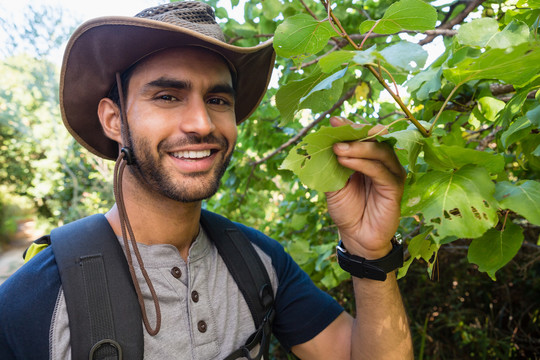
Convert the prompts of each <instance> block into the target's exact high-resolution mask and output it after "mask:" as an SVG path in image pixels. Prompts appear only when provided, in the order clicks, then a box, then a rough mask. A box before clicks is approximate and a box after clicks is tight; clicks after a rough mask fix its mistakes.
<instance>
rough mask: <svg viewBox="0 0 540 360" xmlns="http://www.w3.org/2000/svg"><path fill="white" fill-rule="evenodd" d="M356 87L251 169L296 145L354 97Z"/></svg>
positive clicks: (254, 163)
mask: <svg viewBox="0 0 540 360" xmlns="http://www.w3.org/2000/svg"><path fill="white" fill-rule="evenodd" d="M357 86H358V84H357V85H355V86H353V87H352V88H350V89H349V90H347V92H346V93H345V94H343V96H342V97H341V98H340V99H339V100H338V101H337V102H336V103H335V104H334V105H333V106H332V108H331V109H330V110H327V111H325V112H323V113H322V114H321V115H320V116H319V117H318V118H317V119H315V120H313V121H312V122H311V123H310V124H309V125H308V126H306V127H305V128H303V129H302V130H300V131H299V132H298V134H296V135H295V136H293V137H292V138H290V139H289V140H288V141H287V142H285V143H283V144H281V146H280V147H278V148H277V149H276V150H274V151H272V152H271V153H270V154H268V155H266V156H265V157H263V158H262V159H260V160H257V161H253V162H251V163H250V165H251V166H252V167H256V166H258V165H260V164H262V163H263V162H265V161H267V160H268V159H270V158H272V157H274V156H275V155H277V154H279V153H280V152H282V151H283V150H284V149H286V148H288V147H289V146H291V145H292V144H294V143H296V142H297V141H298V140H300V139H301V138H302V137H304V136H305V135H306V134H307V133H308V132H309V131H310V130H311V129H313V127H315V125H317V124H318V123H320V122H321V121H323V120H324V119H325V118H326V117H327V116H328V115H330V114H331V113H332V112H334V110H336V109H337V108H339V107H340V106H341V105H343V103H344V102H345V101H346V100H348V99H350V98H351V97H352V96H353V95H354V91H355V90H356V87H357Z"/></svg>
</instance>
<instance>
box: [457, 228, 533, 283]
mask: <svg viewBox="0 0 540 360" xmlns="http://www.w3.org/2000/svg"><path fill="white" fill-rule="evenodd" d="M522 243H523V230H522V229H521V227H519V226H518V225H516V224H514V223H513V222H511V221H508V222H507V223H506V227H505V229H504V231H499V230H497V229H490V230H489V231H488V232H486V233H485V234H484V235H483V236H482V237H480V238H478V239H474V240H473V241H472V242H471V245H470V246H469V252H468V254H467V257H468V259H469V262H471V263H474V264H477V265H478V270H480V271H484V272H487V273H488V275H489V276H490V277H491V278H492V279H493V280H494V281H495V280H497V279H496V278H495V273H496V272H497V270H499V269H500V268H502V267H503V266H504V265H506V264H507V263H508V262H509V261H510V260H512V258H513V257H514V256H516V254H517V252H518V250H519V248H520V247H521V244H522Z"/></svg>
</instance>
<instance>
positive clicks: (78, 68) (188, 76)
mask: <svg viewBox="0 0 540 360" xmlns="http://www.w3.org/2000/svg"><path fill="white" fill-rule="evenodd" d="M273 61H274V52H273V49H272V45H271V43H270V42H267V43H264V44H261V45H259V46H256V47H253V48H238V47H235V46H231V45H228V44H226V43H225V42H224V41H223V35H222V33H221V31H220V30H219V26H218V25H217V24H216V23H215V20H214V14H213V11H212V9H211V8H210V7H208V6H207V5H205V4H203V3H198V2H190V1H185V2H178V3H173V4H167V5H162V6H158V7H156V8H151V9H148V10H145V11H143V12H142V13H140V14H139V15H138V17H136V18H123V17H122V18H120V17H114V18H113V17H111V18H101V19H95V20H92V21H89V22H88V23H86V24H84V25H82V26H81V27H80V28H79V29H78V30H77V31H76V32H75V33H74V34H73V36H72V38H71V40H70V42H69V43H68V45H67V49H66V54H65V57H64V63H63V66H62V73H61V80H60V100H61V101H60V102H61V109H62V116H63V120H64V123H65V125H66V127H67V128H68V130H69V131H70V133H71V134H72V135H73V136H74V137H75V138H76V139H77V140H78V141H79V142H80V143H81V144H82V145H83V146H85V147H86V148H87V149H89V150H90V151H92V152H93V153H95V154H96V155H98V156H101V157H104V158H108V159H115V158H117V168H116V170H115V190H116V191H115V196H116V204H115V206H114V207H113V208H112V209H111V210H110V211H109V212H108V213H107V214H106V215H105V217H106V220H107V222H108V224H109V225H110V227H111V228H112V230H113V231H114V234H115V235H116V236H117V237H118V239H119V240H120V241H121V242H122V245H123V249H124V251H125V252H126V257H127V260H128V262H129V263H130V266H131V267H132V268H133V269H134V270H133V272H132V273H131V276H132V279H133V283H134V285H135V288H136V289H137V295H138V297H139V301H140V304H141V311H142V320H143V322H144V326H145V329H146V330H145V332H144V357H145V358H146V359H167V358H172V359H223V358H225V357H226V356H227V355H229V354H230V353H231V352H233V351H234V350H236V349H237V348H239V347H241V346H242V345H243V344H244V343H246V340H248V339H247V338H248V337H249V336H250V335H251V334H252V333H253V331H254V325H253V320H252V319H251V316H250V313H249V309H248V307H247V305H246V302H245V300H244V298H243V297H242V295H241V294H240V292H239V291H238V287H237V286H236V285H235V282H234V280H233V279H232V278H231V275H230V274H229V272H228V271H227V270H226V267H225V266H224V265H223V260H222V259H221V256H220V255H219V254H218V253H217V252H216V248H215V246H214V243H213V242H212V241H214V239H212V241H210V240H209V238H208V234H207V232H208V230H209V229H205V228H204V227H202V226H201V201H202V200H204V199H206V198H209V197H211V196H212V195H213V194H214V193H215V192H216V191H217V188H218V186H219V182H220V178H221V176H222V175H223V172H224V171H225V169H226V167H227V164H228V162H229V159H230V157H231V155H232V152H233V149H234V144H235V142H236V136H237V129H236V125H237V124H238V123H240V122H241V121H243V120H245V119H246V118H247V117H248V116H249V115H250V114H251V113H252V112H253V111H254V109H255V108H256V106H257V105H258V103H259V102H260V100H261V98H262V96H263V95H264V92H265V90H266V87H267V85H268V81H269V78H270V74H271V71H272V66H273ZM330 121H331V124H332V126H341V125H345V124H346V123H348V121H346V120H344V119H341V118H332V119H331V120H330ZM334 152H335V153H336V155H337V157H338V160H339V162H340V163H341V164H342V165H344V166H346V167H349V168H351V169H353V170H355V171H356V173H355V174H354V175H353V176H352V177H351V179H350V181H349V182H348V183H347V185H346V186H345V187H344V188H343V189H342V190H340V191H337V192H335V193H329V194H327V199H328V209H329V212H330V215H331V216H332V218H333V220H334V222H335V223H336V225H337V227H338V229H339V233H340V236H341V241H342V245H341V247H340V249H341V250H340V251H341V255H342V257H346V258H347V257H348V259H349V262H347V259H345V260H344V261H345V262H346V263H347V264H348V265H347V264H345V265H344V266H345V268H347V266H349V267H350V270H351V272H353V273H355V270H356V269H357V268H358V266H362V265H357V264H355V263H354V259H357V258H354V257H352V260H351V256H358V257H362V258H365V259H367V260H368V263H369V261H375V262H374V264H378V263H377V261H378V259H381V258H385V257H387V256H388V254H390V255H391V256H395V254H396V247H395V246H393V245H392V243H391V241H390V239H391V238H392V236H393V234H394V232H395V230H396V229H397V226H398V222H399V205H400V199H401V195H402V192H403V183H404V170H403V168H402V167H401V166H400V164H399V162H398V161H397V158H396V156H395V154H394V153H393V151H392V150H391V149H390V148H389V147H387V146H386V145H384V144H378V143H375V142H364V143H360V142H354V143H340V144H336V145H335V147H334ZM124 169H127V170H128V171H125V172H124ZM238 226H239V227H240V229H241V230H242V232H244V233H245V234H247V235H248V236H249V238H250V240H251V241H252V242H253V245H254V247H255V248H256V251H257V253H258V255H259V256H260V258H261V260H262V262H263V263H264V266H265V267H266V269H267V271H268V273H269V275H270V279H271V282H272V288H273V290H274V294H275V302H274V312H275V319H274V322H273V332H274V334H275V335H276V337H277V338H278V340H279V341H280V342H281V343H282V344H283V345H284V346H285V347H286V348H289V349H291V350H292V352H293V353H295V354H296V355H297V356H299V357H300V358H302V359H349V358H353V359H364V358H369V359H409V358H411V357H412V345H411V340H410V333H409V330H408V324H407V319H406V315H405V312H404V309H403V305H402V302H401V297H400V294H399V290H398V287H397V283H396V279H395V274H394V272H393V271H390V272H389V273H388V274H387V276H386V275H385V276H384V277H385V278H386V279H385V280H384V281H381V280H383V279H379V280H373V279H370V278H358V277H354V278H353V282H354V289H355V298H356V303H357V305H356V307H357V314H358V316H357V319H356V320H355V319H353V318H352V317H351V316H350V315H348V314H347V313H345V312H343V309H342V308H341V307H339V305H337V303H336V302H335V301H334V300H333V299H331V298H330V297H329V296H328V295H326V294H324V293H322V292H321V291H319V290H318V289H316V288H315V287H314V285H313V284H312V283H311V281H310V280H309V278H308V277H307V275H306V274H305V273H303V272H302V271H301V270H300V269H299V267H298V266H297V265H296V264H294V262H293V261H292V259H291V258H290V257H289V256H288V255H286V254H285V252H284V251H283V249H282V248H281V247H280V246H279V244H278V243H277V242H275V241H273V240H271V239H268V238H266V237H264V235H262V234H260V233H257V232H256V231H255V230H253V229H248V228H246V227H244V226H242V225H238ZM218 240H219V239H218ZM345 248H346V250H345ZM132 252H133V253H135V255H136V260H137V261H136V263H133V261H132V257H133V256H132ZM398 255H400V254H398ZM401 256H402V254H401ZM351 261H352V262H351ZM384 272H386V271H384ZM384 272H383V274H384ZM36 274H39V278H37V277H36ZM366 274H367V273H366ZM366 276H367V277H370V276H369V275H366ZM375 278H376V276H375ZM27 292H28V293H27ZM17 296H21V298H22V297H23V296H25V297H24V299H25V300H24V301H22V302H18V300H17ZM21 304H22V305H21ZM32 312H35V313H36V314H35V318H38V317H39V319H43V318H45V319H46V321H42V320H40V321H36V320H35V318H34V317H33V316H32V315H29V314H31V313H32ZM43 313H45V315H43ZM19 319H22V320H21V321H18V320H19ZM70 320H71V321H72V322H73V319H69V318H68V315H67V310H66V299H65V296H64V293H63V291H62V284H60V281H59V275H58V268H57V267H56V264H55V254H54V253H53V252H52V251H50V247H49V248H47V249H46V250H43V251H42V252H40V253H39V254H38V255H36V256H35V257H34V258H33V259H32V260H30V261H29V262H28V263H27V264H26V265H25V266H24V267H23V268H22V269H21V270H20V271H19V272H18V273H17V274H15V275H14V276H13V277H12V278H11V279H9V280H8V281H6V283H5V284H4V285H3V286H2V288H0V357H1V358H2V359H10V358H26V359H27V358H40V357H37V356H36V355H35V354H36V353H40V351H41V350H40V349H41V347H43V345H42V344H43V343H44V342H45V345H44V346H45V348H46V351H47V353H48V355H49V357H50V358H52V359H64V358H70V357H71V345H70V332H71V330H70V327H71V329H73V327H72V326H77V324H73V323H71V324H70ZM32 321H33V322H34V323H35V324H34V325H32V326H36V327H39V328H40V330H36V331H35V333H34V334H29V333H28V332H27V331H21V327H22V326H25V325H26V326H28V325H27V324H20V323H27V322H32ZM15 334H16V335H15ZM37 334H41V336H38V335H37ZM43 334H45V336H43ZM47 335H48V336H47ZM32 336H35V337H34V338H32ZM43 337H46V339H43ZM31 344H35V348H34V349H29V347H30V346H31ZM73 356H75V355H73ZM41 358H42V357H41Z"/></svg>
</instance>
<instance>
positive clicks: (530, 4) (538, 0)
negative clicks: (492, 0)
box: [516, 0, 540, 9]
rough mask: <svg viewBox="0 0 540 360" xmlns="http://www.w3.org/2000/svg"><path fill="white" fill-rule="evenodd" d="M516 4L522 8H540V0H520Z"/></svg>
mask: <svg viewBox="0 0 540 360" xmlns="http://www.w3.org/2000/svg"><path fill="white" fill-rule="evenodd" d="M516 5H517V6H518V7H520V8H531V9H540V0H519V1H518V2H517V4H516Z"/></svg>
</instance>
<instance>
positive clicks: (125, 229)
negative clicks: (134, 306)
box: [113, 72, 161, 336]
mask: <svg viewBox="0 0 540 360" xmlns="http://www.w3.org/2000/svg"><path fill="white" fill-rule="evenodd" d="M116 85H117V87H118V96H119V98H120V116H121V118H122V120H123V121H122V122H123V123H124V124H125V126H126V128H128V123H127V117H126V110H125V106H124V94H123V91H122V81H121V78H120V73H118V72H117V73H116ZM129 145H130V144H128V146H127V147H123V148H122V150H121V151H120V155H119V156H118V159H117V160H116V163H115V166H114V180H113V183H114V198H115V201H116V205H117V208H118V213H119V217H120V227H121V228H122V238H123V241H124V248H125V249H126V255H127V256H126V257H127V261H128V266H129V273H130V274H131V279H132V281H133V284H134V285H135V291H136V293H137V299H138V300H139V306H140V308H141V312H142V319H143V323H144V327H145V328H146V331H147V332H148V334H150V335H151V336H155V335H157V333H159V329H160V328H161V310H160V307H159V300H158V297H157V295H156V291H155V289H154V286H153V285H152V281H151V280H150V277H149V276H148V273H147V271H146V268H145V267H144V263H143V259H142V257H141V254H140V252H139V247H138V246H137V242H136V241H135V235H134V234H133V229H132V228H131V224H130V222H129V218H128V215H127V211H126V205H125V203H124V195H123V191H122V178H123V174H124V169H125V168H126V165H132V164H133V163H134V158H133V153H132V151H131V148H130V147H129ZM128 234H129V237H128V236H127V235H128ZM130 244H131V246H130ZM131 247H132V248H133V252H134V253H135V257H136V259H137V263H138V264H139V268H140V270H141V273H142V275H143V277H144V280H145V282H146V285H147V286H148V289H149V290H150V293H151V294H152V300H153V302H154V308H155V311H156V326H155V328H152V326H151V325H150V321H149V320H148V315H147V313H146V306H145V304H144V298H143V295H142V292H141V287H140V285H139V282H138V281H137V275H136V274H135V268H134V267H133V255H132V253H131Z"/></svg>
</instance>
